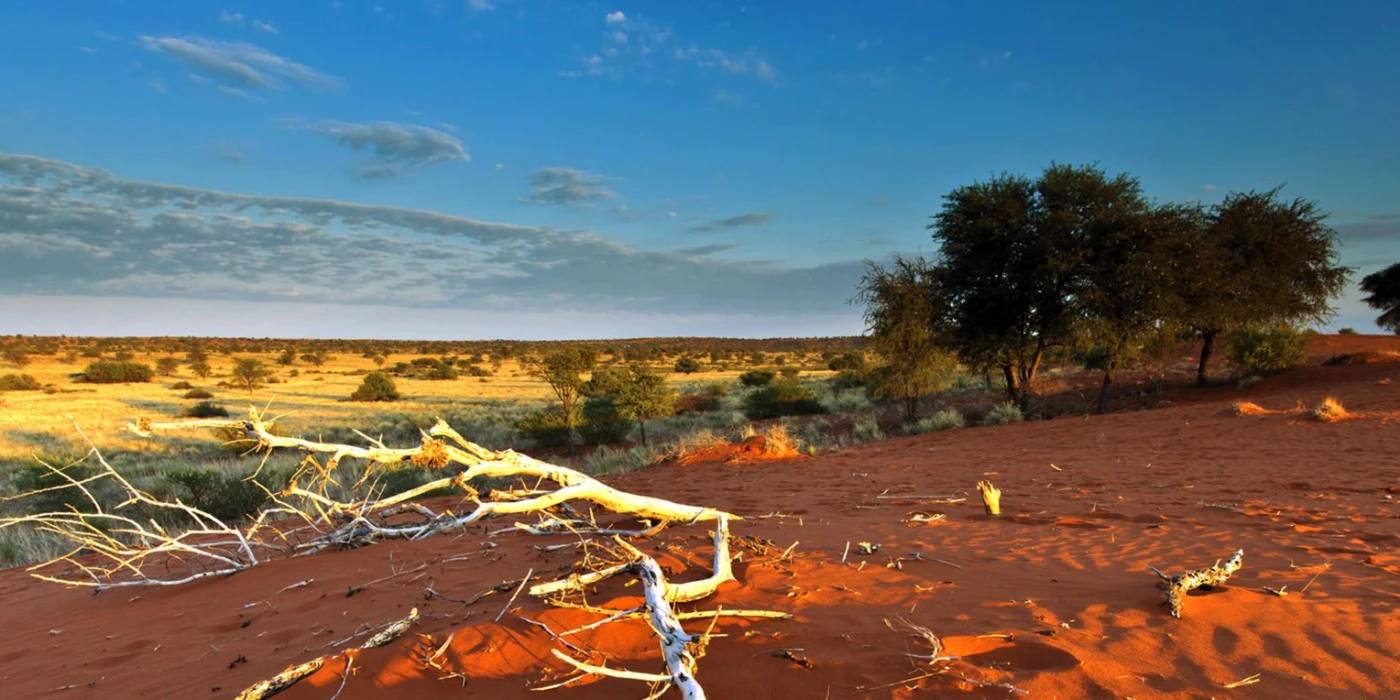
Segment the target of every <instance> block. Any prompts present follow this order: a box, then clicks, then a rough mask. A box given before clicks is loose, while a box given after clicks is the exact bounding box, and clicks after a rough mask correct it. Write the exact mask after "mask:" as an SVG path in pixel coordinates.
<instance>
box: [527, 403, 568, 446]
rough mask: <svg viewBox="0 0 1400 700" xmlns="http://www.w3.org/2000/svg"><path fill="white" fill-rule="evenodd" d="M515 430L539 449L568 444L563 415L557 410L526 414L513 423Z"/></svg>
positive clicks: (566, 428)
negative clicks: (533, 442)
mask: <svg viewBox="0 0 1400 700" xmlns="http://www.w3.org/2000/svg"><path fill="white" fill-rule="evenodd" d="M515 429H516V431H518V432H519V433H520V434H521V435H524V436H525V437H527V438H530V439H531V440H534V441H535V444H536V445H538V446H540V447H564V446H565V445H567V444H569V428H568V426H567V425H565V423H564V413H563V412H562V411H560V410H559V409H557V408H546V409H544V410H541V411H535V412H533V413H527V414H525V415H524V416H523V417H521V418H520V420H518V421H516V422H515Z"/></svg>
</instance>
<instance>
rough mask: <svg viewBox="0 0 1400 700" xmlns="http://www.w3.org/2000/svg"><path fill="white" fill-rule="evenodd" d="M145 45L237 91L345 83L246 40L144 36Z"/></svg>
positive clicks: (317, 87) (320, 87)
mask: <svg viewBox="0 0 1400 700" xmlns="http://www.w3.org/2000/svg"><path fill="white" fill-rule="evenodd" d="M141 44H142V46H144V47H145V48H146V49H148V50H150V51H156V52H159V53H164V54H166V55H168V56H170V57H171V58H174V59H175V60H177V61H180V62H182V63H185V64H186V65H189V66H191V67H193V68H195V69H196V70H198V71H200V72H202V73H203V74H205V75H207V76H209V77H211V78H216V79H218V80H221V81H223V83H224V84H225V85H227V86H229V87H232V88H235V89H237V90H244V91H246V90H252V89H257V90H281V89H285V87H286V85H287V83H288V82H291V83H295V84H297V85H300V86H302V87H306V88H311V89H315V90H333V89H336V88H338V87H339V86H340V85H341V80H340V79H339V78H334V77H331V76H328V75H326V74H324V73H321V72H320V71H317V70H316V69H314V68H312V67H310V66H307V65H305V64H302V63H297V62H296V61H293V60H291V59H288V58H284V57H282V56H279V55H277V54H275V53H272V52H271V51H268V50H266V49H263V48H261V47H259V46H255V45H253V44H249V43H246V42H241V41H215V40H212V39H205V38H203V37H198V36H192V37H173V36H166V37H151V36H143V37H141Z"/></svg>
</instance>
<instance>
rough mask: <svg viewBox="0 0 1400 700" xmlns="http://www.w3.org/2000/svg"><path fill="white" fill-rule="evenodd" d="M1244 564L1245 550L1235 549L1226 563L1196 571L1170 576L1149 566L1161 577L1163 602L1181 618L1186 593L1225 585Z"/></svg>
mask: <svg viewBox="0 0 1400 700" xmlns="http://www.w3.org/2000/svg"><path fill="white" fill-rule="evenodd" d="M1242 566H1244V550H1243V549H1237V550H1235V553H1234V555H1232V556H1231V557H1230V558H1229V559H1227V560H1225V563H1224V564H1221V563H1220V562H1219V561H1217V562H1216V563H1215V565H1214V566H1208V567H1206V568H1203V569H1196V570H1194V571H1184V572H1182V573H1179V574H1177V575H1175V576H1168V575H1166V574H1164V573H1162V572H1161V571H1160V570H1159V569H1157V567H1155V566H1149V567H1147V568H1148V569H1151V570H1152V572H1153V573H1155V574H1157V577H1158V578H1159V579H1161V581H1159V585H1160V586H1161V587H1162V588H1163V590H1164V592H1163V594H1162V604H1163V605H1166V606H1168V607H1170V608H1171V614H1172V617H1175V618H1180V617H1181V610H1182V608H1183V607H1184V606H1185V605H1186V594H1187V593H1189V592H1191V591H1194V590H1196V589H1197V588H1214V587H1216V586H1223V585H1225V582H1226V581H1227V580H1228V579H1229V578H1230V575H1231V574H1233V573H1235V572H1236V571H1239V570H1240V567H1242Z"/></svg>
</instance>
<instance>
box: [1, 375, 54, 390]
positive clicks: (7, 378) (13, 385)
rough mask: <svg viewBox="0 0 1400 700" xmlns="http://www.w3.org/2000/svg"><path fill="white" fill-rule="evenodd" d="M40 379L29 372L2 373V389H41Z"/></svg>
mask: <svg viewBox="0 0 1400 700" xmlns="http://www.w3.org/2000/svg"><path fill="white" fill-rule="evenodd" d="M43 388H44V387H43V385H41V384H40V383H39V380H37V379H35V378H34V377H33V376H31V375H28V374H6V375H0V391H39V390H40V389H43Z"/></svg>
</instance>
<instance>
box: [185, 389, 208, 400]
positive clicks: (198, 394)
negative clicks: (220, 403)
mask: <svg viewBox="0 0 1400 700" xmlns="http://www.w3.org/2000/svg"><path fill="white" fill-rule="evenodd" d="M185 398H187V399H212V398H214V395H213V394H211V393H209V391H208V390H207V389H190V390H189V391H187V392H185Z"/></svg>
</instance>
